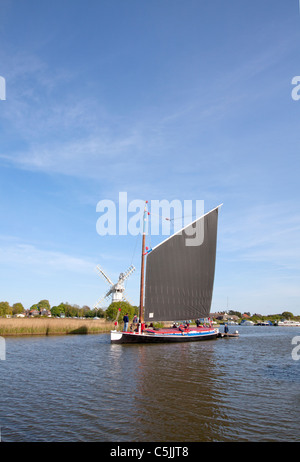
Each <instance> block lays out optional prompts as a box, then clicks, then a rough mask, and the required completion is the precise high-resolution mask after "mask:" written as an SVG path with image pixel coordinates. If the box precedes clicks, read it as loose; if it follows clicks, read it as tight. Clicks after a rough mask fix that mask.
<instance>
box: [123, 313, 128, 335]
mask: <svg viewBox="0 0 300 462" xmlns="http://www.w3.org/2000/svg"><path fill="white" fill-rule="evenodd" d="M123 322H124V329H123V331H124V332H127V329H128V323H129V317H128V313H126V314H125V316H124V317H123Z"/></svg>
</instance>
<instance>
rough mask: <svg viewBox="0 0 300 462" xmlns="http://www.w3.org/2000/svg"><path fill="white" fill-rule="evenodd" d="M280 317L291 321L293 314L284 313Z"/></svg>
mask: <svg viewBox="0 0 300 462" xmlns="http://www.w3.org/2000/svg"><path fill="white" fill-rule="evenodd" d="M281 316H282V317H283V318H285V319H292V318H293V317H294V315H293V313H290V312H289V311H284V312H283V313H282V314H281Z"/></svg>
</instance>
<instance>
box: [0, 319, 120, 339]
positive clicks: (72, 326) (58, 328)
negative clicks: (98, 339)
mask: <svg viewBox="0 0 300 462" xmlns="http://www.w3.org/2000/svg"><path fill="white" fill-rule="evenodd" d="M113 328H114V325H113V323H112V322H107V321H105V320H104V319H72V318H64V319H57V318H0V336H2V337H5V336H13V335H67V334H69V335H70V334H100V333H105V332H110V330H111V329H113Z"/></svg>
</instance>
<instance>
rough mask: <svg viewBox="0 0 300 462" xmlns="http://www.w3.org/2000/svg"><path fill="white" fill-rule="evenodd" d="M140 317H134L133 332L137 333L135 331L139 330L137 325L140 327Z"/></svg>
mask: <svg viewBox="0 0 300 462" xmlns="http://www.w3.org/2000/svg"><path fill="white" fill-rule="evenodd" d="M138 322H139V320H138V317H137V315H136V314H135V315H134V317H133V320H132V325H133V331H134V332H135V330H136V329H137V325H138Z"/></svg>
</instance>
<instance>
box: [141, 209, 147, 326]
mask: <svg viewBox="0 0 300 462" xmlns="http://www.w3.org/2000/svg"><path fill="white" fill-rule="evenodd" d="M147 204H148V201H146V202H145V208H144V217H143V242H142V264H141V287H140V316H139V318H140V323H143V322H144V273H145V270H144V268H145V241H146V214H147Z"/></svg>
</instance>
